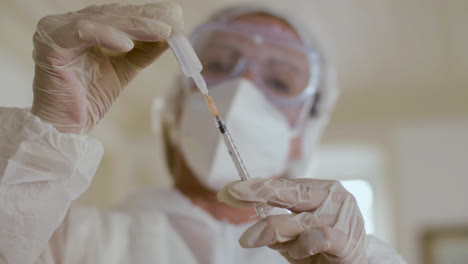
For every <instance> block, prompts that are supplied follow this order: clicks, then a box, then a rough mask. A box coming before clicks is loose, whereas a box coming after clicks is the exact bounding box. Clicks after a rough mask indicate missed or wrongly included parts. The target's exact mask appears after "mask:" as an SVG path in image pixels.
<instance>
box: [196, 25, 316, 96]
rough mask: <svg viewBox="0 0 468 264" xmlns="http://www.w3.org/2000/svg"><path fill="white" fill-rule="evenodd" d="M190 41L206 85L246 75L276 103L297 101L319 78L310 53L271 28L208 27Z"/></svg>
mask: <svg viewBox="0 0 468 264" xmlns="http://www.w3.org/2000/svg"><path fill="white" fill-rule="evenodd" d="M192 42H193V45H194V47H195V49H196V50H197V53H198V55H199V57H200V60H201V62H202V64H203V71H202V75H203V77H204V78H205V79H206V81H207V82H208V84H210V83H216V82H221V81H224V80H226V79H230V78H234V77H239V76H248V77H249V79H251V80H252V81H254V82H255V83H256V85H257V86H258V87H259V88H261V89H262V91H263V92H264V94H265V95H266V96H267V97H271V98H273V99H275V100H276V99H277V100H278V101H288V99H295V100H294V101H297V99H299V98H300V97H304V96H311V95H312V94H313V92H314V91H315V89H316V87H311V86H313V85H311V84H313V83H315V82H314V81H313V79H315V78H318V69H317V68H318V67H319V65H318V62H317V63H311V56H312V51H311V50H310V49H307V48H305V47H304V46H303V45H302V43H300V41H299V40H297V39H295V38H294V37H290V36H289V37H288V35H286V34H284V32H275V30H274V28H272V29H268V28H267V29H266V28H265V27H261V28H255V27H254V26H252V25H243V24H240V25H239V24H232V25H230V24H214V25H212V24H209V25H205V27H202V28H201V29H199V30H196V31H195V32H194V34H193V36H192ZM316 75H317V76H316Z"/></svg>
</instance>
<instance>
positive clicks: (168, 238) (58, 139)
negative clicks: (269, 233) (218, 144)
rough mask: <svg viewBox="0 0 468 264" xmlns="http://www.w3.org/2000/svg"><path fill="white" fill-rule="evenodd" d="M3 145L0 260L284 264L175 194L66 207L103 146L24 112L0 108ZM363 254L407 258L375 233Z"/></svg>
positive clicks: (374, 259)
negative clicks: (113, 205) (107, 206)
mask: <svg viewBox="0 0 468 264" xmlns="http://www.w3.org/2000/svg"><path fill="white" fill-rule="evenodd" d="M0 149H1V152H0V175H1V178H0V204H1V206H0V261H1V263H15V264H16V263H22V264H23V263H24V264H28V263H67V264H73V263H80V264H84V263H135V264H137V263H204V264H209V263H287V262H286V260H285V259H284V258H283V257H282V256H281V255H280V254H279V253H278V252H276V251H274V250H271V249H269V248H266V247H264V248H258V249H244V248H241V247H240V245H239V243H238V239H239V237H240V236H241V234H242V232H244V231H245V229H246V228H247V227H248V226H249V224H247V225H232V224H229V223H227V222H222V221H217V220H215V219H214V218H212V217H211V216H210V215H209V214H207V213H205V212H204V211H202V210H201V209H199V208H197V207H194V206H193V205H192V204H191V203H190V201H189V200H188V199H187V198H185V197H184V196H183V195H182V194H180V193H179V192H177V191H175V190H166V191H158V190H147V191H141V192H138V194H136V195H134V196H133V197H131V198H130V199H129V200H128V202H126V203H125V204H123V205H121V206H120V207H119V208H117V209H115V210H111V211H108V212H99V211H98V210H96V209H90V208H75V207H71V208H69V206H70V204H71V201H72V200H73V199H75V198H76V197H78V196H79V195H80V194H81V193H83V192H84V191H85V190H86V188H87V187H88V186H89V184H90V182H91V180H92V178H93V175H94V173H95V171H96V168H97V166H98V165H99V161H100V159H101V156H102V154H103V149H102V145H101V144H100V143H99V142H98V141H97V140H94V139H91V138H88V137H87V136H77V135H72V134H61V133H59V132H57V131H56V130H55V128H53V127H52V126H51V125H49V124H46V123H44V122H42V121H41V120H40V119H39V118H37V117H35V116H34V115H32V114H30V113H29V112H28V111H26V110H21V109H14V108H0ZM54 230H56V231H55V233H54ZM52 235H53V236H52ZM51 236H52V238H51ZM366 253H367V259H368V263H404V261H403V260H402V259H401V257H400V256H399V255H398V253H397V252H396V251H395V250H394V249H392V248H391V247H389V246H387V245H385V244H384V243H382V242H380V241H378V240H377V239H375V238H372V237H368V239H367V247H366Z"/></svg>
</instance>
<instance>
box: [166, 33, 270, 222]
mask: <svg viewBox="0 0 468 264" xmlns="http://www.w3.org/2000/svg"><path fill="white" fill-rule="evenodd" d="M167 42H168V43H169V46H170V47H171V49H172V51H173V52H174V55H175V56H176V58H177V60H178V61H179V64H180V66H181V68H182V72H183V73H184V75H185V76H187V77H191V78H192V79H193V80H194V82H195V84H196V85H197V87H198V89H200V91H201V92H202V94H203V95H204V96H205V101H206V104H207V106H208V109H209V110H210V113H211V116H212V117H213V118H214V119H215V125H216V127H217V128H218V130H219V132H220V133H221V135H222V136H223V139H224V144H225V145H226V147H227V149H228V151H229V155H230V156H231V159H232V161H233V162H234V165H235V167H236V169H237V173H238V174H239V176H240V178H241V180H243V181H246V180H248V179H250V176H249V173H248V172H247V169H246V168H245V165H244V162H243V161H242V159H241V157H240V154H239V151H237V148H236V145H235V144H234V141H233V139H232V137H231V134H230V133H229V130H228V129H227V126H226V124H225V123H224V120H223V119H222V118H221V116H220V114H219V111H218V109H217V107H216V105H215V103H214V101H213V99H212V98H211V97H210V96H209V95H208V89H207V86H206V82H205V80H204V79H203V77H202V75H201V71H202V69H203V66H202V64H201V62H200V59H199V58H198V56H197V54H196V53H195V51H194V50H193V47H192V45H190V42H189V41H188V39H187V37H186V36H185V35H184V34H183V33H182V32H180V33H176V34H173V35H172V36H170V37H169V38H168V39H167ZM254 206H255V210H256V211H257V214H258V215H259V216H260V217H261V218H265V217H266V214H265V210H264V208H263V206H262V205H260V204H254Z"/></svg>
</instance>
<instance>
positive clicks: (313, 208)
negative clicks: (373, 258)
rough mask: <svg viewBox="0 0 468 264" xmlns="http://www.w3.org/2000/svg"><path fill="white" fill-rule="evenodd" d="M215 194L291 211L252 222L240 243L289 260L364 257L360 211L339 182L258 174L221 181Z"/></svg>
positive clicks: (350, 261) (351, 263) (350, 262)
mask: <svg viewBox="0 0 468 264" xmlns="http://www.w3.org/2000/svg"><path fill="white" fill-rule="evenodd" d="M218 199H219V200H221V201H223V202H226V203H228V204H230V205H232V206H236V207H240V206H252V204H251V203H252V202H255V203H266V204H267V205H270V206H275V207H282V208H287V209H289V210H291V211H292V212H293V214H291V215H272V216H268V217H266V218H264V219H262V220H260V221H258V222H257V223H255V224H254V225H253V226H251V227H250V228H248V229H247V231H245V232H244V234H243V235H242V236H241V238H240V240H239V242H240V244H241V246H243V247H246V248H256V247H262V246H269V247H270V248H273V249H276V250H278V251H279V252H280V253H281V254H282V255H283V256H284V257H285V258H286V259H287V260H288V261H289V262H290V263H319V264H321V263H336V264H338V263H339V264H362V263H367V260H366V254H365V248H364V247H365V239H366V232H365V230H364V221H363V218H362V215H361V213H360V211H359V208H358V205H357V203H356V200H355V199H354V196H353V195H352V194H350V193H349V192H348V191H346V189H345V188H344V187H343V186H342V185H341V184H340V183H339V182H336V181H327V180H317V179H294V180H285V179H281V180H275V179H259V178H257V179H252V180H248V181H243V182H233V183H230V184H228V185H226V186H225V187H224V188H223V190H221V191H220V192H219V193H218Z"/></svg>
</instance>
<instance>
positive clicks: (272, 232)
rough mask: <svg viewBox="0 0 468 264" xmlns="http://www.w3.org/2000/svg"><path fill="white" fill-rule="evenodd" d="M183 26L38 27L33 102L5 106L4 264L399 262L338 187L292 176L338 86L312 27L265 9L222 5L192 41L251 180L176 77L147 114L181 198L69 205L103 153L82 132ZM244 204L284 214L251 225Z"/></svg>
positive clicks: (155, 16) (142, 18) (132, 10)
mask: <svg viewBox="0 0 468 264" xmlns="http://www.w3.org/2000/svg"><path fill="white" fill-rule="evenodd" d="M181 23H182V12H181V8H180V7H179V6H178V5H176V4H171V3H156V4H147V5H141V6H140V5H138V6H137V5H135V6H123V5H105V6H91V7H88V8H85V9H83V10H80V11H77V12H70V13H66V14H61V15H52V16H47V17H45V18H43V19H42V20H40V21H39V23H38V26H37V31H36V33H35V34H34V53H33V58H34V61H35V77H34V83H33V89H34V101H33V105H32V108H31V109H17V108H0V124H1V125H0V150H1V152H0V175H1V176H0V205H1V206H0V262H1V263H15V264H28V263H67V264H74V263H80V264H83V263H185V264H188V263H204V264H210V263H288V262H290V263H342V264H344V263H349V264H351V263H404V262H403V260H402V259H401V257H400V256H399V255H398V253H397V252H395V251H394V250H393V249H392V248H391V247H389V246H387V245H385V244H384V243H382V242H380V241H379V240H377V239H375V238H373V237H370V236H366V233H365V229H364V222H363V218H362V216H361V213H360V211H359V208H358V206H357V204H356V201H355V199H354V198H353V196H352V195H351V194H350V193H348V192H347V191H346V190H345V189H344V188H343V187H342V186H341V185H340V184H339V183H338V182H335V181H326V180H318V179H305V178H303V179H300V178H298V177H300V176H301V175H302V174H303V173H304V171H306V170H307V166H308V164H310V160H311V159H313V158H314V154H315V153H314V152H313V151H314V150H315V145H316V144H317V140H318V138H319V135H320V133H321V131H322V129H323V126H324V124H325V123H326V120H327V119H328V116H329V113H330V110H331V107H332V105H333V101H334V83H333V78H332V77H331V73H330V70H329V68H328V67H327V65H326V64H325V61H324V60H323V57H322V54H321V53H320V50H319V49H318V47H317V46H316V45H315V43H314V42H313V40H312V38H311V36H310V34H308V33H307V31H306V29H305V28H304V27H303V26H301V24H299V23H297V22H296V21H294V20H292V19H290V18H289V17H288V16H284V15H280V14H278V13H275V12H273V11H269V10H268V9H264V8H257V7H250V6H243V7H237V8H231V9H227V10H223V11H221V12H219V13H217V14H215V15H214V16H213V17H211V19H209V20H208V21H207V22H206V23H205V24H203V25H201V26H200V27H198V28H197V29H196V30H195V31H194V32H193V34H192V42H193V45H194V47H195V48H196V50H197V52H198V54H199V56H200V58H201V61H202V63H203V64H204V67H205V69H204V71H203V76H204V77H205V78H206V80H207V83H208V86H209V91H210V94H211V95H212V97H213V98H214V100H215V101H216V102H217V104H218V106H219V108H220V111H221V113H222V115H223V116H224V117H225V120H226V123H227V124H228V125H229V127H230V128H231V132H232V134H233V135H234V136H235V139H236V143H237V144H238V147H239V151H240V152H241V153H242V155H243V156H244V159H245V162H246V166H247V167H248V169H249V171H250V174H251V175H252V176H253V177H254V178H253V179H252V180H249V181H246V182H233V181H236V180H237V179H238V177H237V174H236V171H235V169H234V167H233V165H232V164H231V161H230V160H229V156H228V153H227V151H226V150H225V148H224V146H223V144H222V141H221V140H222V139H221V138H220V137H219V135H218V134H217V132H216V130H215V129H214V127H213V124H212V120H211V119H210V117H209V115H208V112H207V111H206V110H205V109H206V107H205V105H204V102H203V99H202V97H201V96H200V95H199V93H198V92H197V90H196V89H195V88H194V86H193V84H192V83H191V82H190V81H187V80H186V79H181V81H180V82H179V85H177V86H176V87H173V88H171V89H169V90H170V94H169V95H168V96H167V98H166V100H165V101H164V105H163V106H162V107H160V109H161V111H160V113H156V114H155V122H156V123H159V127H160V130H161V133H160V135H162V136H163V139H164V140H163V142H164V149H165V156H166V157H165V158H166V161H167V165H168V169H169V171H170V172H171V174H172V176H173V178H174V182H175V188H174V189H171V190H166V191H163V190H151V189H148V190H142V191H139V192H138V193H136V194H134V195H131V197H129V198H128V200H127V201H126V202H124V203H123V204H121V205H119V206H118V207H116V208H115V209H113V210H110V211H106V212H100V211H98V210H97V209H93V208H80V207H76V206H70V205H71V203H72V201H73V200H74V199H76V198H77V197H78V196H80V195H81V194H82V193H83V192H84V191H85V190H86V189H87V188H88V186H89V185H90V183H91V181H92V178H93V176H94V174H95V172H96V168H97V167H98V165H99V162H100V159H101V157H102V155H103V151H104V150H103V148H102V145H101V144H100V143H99V141H97V140H96V139H93V138H90V137H88V136H87V132H88V131H90V130H91V129H92V128H93V127H94V126H96V125H98V123H99V121H100V120H101V119H102V118H103V117H104V115H105V114H106V113H107V111H108V110H109V109H110V108H111V106H112V104H113V102H114V101H115V100H116V99H117V97H118V96H119V94H120V93H121V91H122V90H123V89H124V88H125V87H126V86H127V85H128V83H129V82H130V81H131V80H132V79H133V78H134V77H135V75H136V74H138V73H139V72H140V71H142V70H143V69H144V68H145V67H146V66H148V65H149V64H151V63H152V62H154V61H155V60H156V59H157V58H158V56H159V55H160V54H161V53H163V52H164V51H165V50H167V48H168V45H167V44H166V42H165V39H166V38H168V37H169V36H170V35H171V33H172V32H176V31H178V30H181ZM18 89H20V88H18ZM161 89H163V87H161ZM128 111H132V110H131V109H128ZM337 166H339V164H337ZM218 198H219V200H221V201H219V200H218ZM252 202H255V203H266V204H268V205H269V206H275V207H280V208H287V209H289V210H290V211H291V212H292V213H291V214H288V213H287V212H286V211H284V210H283V211H282V212H283V214H280V215H271V216H269V217H267V218H265V219H263V220H259V219H258V218H252V216H254V215H255V211H254V209H253V208H252V207H251V205H252ZM232 206H234V207H232Z"/></svg>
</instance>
